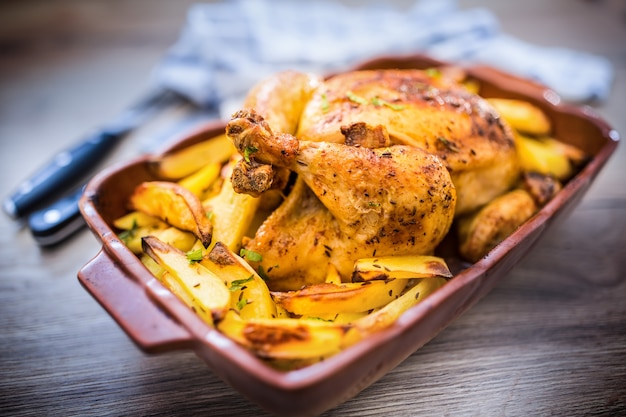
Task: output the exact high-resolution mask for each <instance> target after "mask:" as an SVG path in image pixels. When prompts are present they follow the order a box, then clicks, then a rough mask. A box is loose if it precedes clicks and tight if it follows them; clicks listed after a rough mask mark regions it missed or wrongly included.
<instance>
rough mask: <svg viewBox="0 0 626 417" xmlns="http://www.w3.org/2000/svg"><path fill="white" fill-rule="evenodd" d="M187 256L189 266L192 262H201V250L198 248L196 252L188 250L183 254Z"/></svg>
mask: <svg viewBox="0 0 626 417" xmlns="http://www.w3.org/2000/svg"><path fill="white" fill-rule="evenodd" d="M185 256H187V260H188V261H189V263H190V264H192V263H194V262H200V261H201V260H202V248H198V249H196V250H190V251H189V252H187V253H186V254H185Z"/></svg>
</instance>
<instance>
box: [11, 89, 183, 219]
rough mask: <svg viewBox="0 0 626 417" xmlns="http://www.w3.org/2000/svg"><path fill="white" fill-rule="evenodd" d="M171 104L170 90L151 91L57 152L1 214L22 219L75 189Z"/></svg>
mask: <svg viewBox="0 0 626 417" xmlns="http://www.w3.org/2000/svg"><path fill="white" fill-rule="evenodd" d="M173 100H181V98H180V97H179V96H178V95H177V94H176V93H174V92H173V91H170V90H164V89H156V90H151V91H150V92H149V94H147V95H146V96H145V97H143V98H142V99H141V100H139V101H138V102H137V103H136V104H134V105H132V106H131V107H129V108H127V109H126V110H124V111H123V112H122V113H121V114H119V115H118V116H117V117H116V118H115V119H114V120H112V121H111V122H109V123H107V124H105V125H103V126H102V127H101V128H99V129H97V130H95V131H94V132H93V133H91V134H89V135H87V136H86V137H85V138H84V139H83V140H81V141H79V142H77V143H76V144H74V145H72V146H70V147H68V148H66V149H64V150H62V151H60V152H58V153H57V154H56V155H55V156H54V157H53V158H52V159H50V160H49V161H48V163H47V164H45V165H44V166H42V167H41V168H40V169H39V170H37V171H36V172H35V173H33V174H32V175H31V176H30V177H28V178H27V179H26V180H24V181H23V182H22V183H21V184H20V185H19V186H18V187H17V189H16V190H15V191H14V192H13V194H11V195H10V196H9V197H7V198H6V199H5V200H4V202H3V208H4V211H5V212H6V213H7V214H8V215H9V216H11V217H12V218H16V219H17V218H20V217H23V216H25V215H27V214H28V213H31V212H33V211H34V210H36V209H38V208H41V207H43V206H44V205H45V204H47V203H49V202H50V201H51V199H52V198H53V197H55V196H58V195H60V194H61V193H62V192H64V191H67V189H68V188H70V187H72V186H75V185H76V184H78V183H79V181H80V180H82V179H84V177H85V176H86V175H87V174H88V173H90V172H91V171H92V170H93V169H95V167H96V165H97V163H98V162H100V161H101V160H103V159H104V157H105V156H106V155H108V154H109V153H110V152H111V151H112V150H113V148H114V147H115V146H116V145H117V143H118V142H119V141H120V140H121V139H122V138H123V137H124V136H126V135H127V134H128V133H130V132H131V131H132V130H133V129H135V128H137V127H138V126H140V125H141V124H142V123H143V122H144V121H145V120H146V119H147V118H148V117H150V115H151V114H153V112H155V111H157V110H158V109H159V108H162V107H164V106H166V105H168V104H169V103H171V102H172V101H173Z"/></svg>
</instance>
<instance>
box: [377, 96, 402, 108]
mask: <svg viewBox="0 0 626 417" xmlns="http://www.w3.org/2000/svg"><path fill="white" fill-rule="evenodd" d="M372 104H373V105H374V106H379V107H380V106H385V107H389V108H390V109H392V110H396V111H398V110H403V109H404V105H402V104H394V103H390V102H388V101H387V100H383V99H382V98H380V97H373V98H372Z"/></svg>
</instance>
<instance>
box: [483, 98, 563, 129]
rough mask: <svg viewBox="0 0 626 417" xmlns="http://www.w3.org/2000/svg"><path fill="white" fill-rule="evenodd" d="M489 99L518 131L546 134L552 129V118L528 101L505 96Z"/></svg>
mask: <svg viewBox="0 0 626 417" xmlns="http://www.w3.org/2000/svg"><path fill="white" fill-rule="evenodd" d="M487 101H488V102H489V103H490V104H491V105H492V106H493V107H494V108H495V109H496V111H497V112H498V113H500V115H501V116H502V117H503V118H504V120H505V121H506V122H507V123H508V124H509V125H510V126H511V127H512V128H513V129H515V130H517V131H518V132H523V133H526V134H529V135H531V136H545V135H549V134H550V132H551V130H552V124H551V123H550V119H548V117H547V116H546V114H545V113H544V112H543V110H541V109H540V108H539V107H537V106H535V105H533V104H531V103H529V102H527V101H523V100H514V99H505V98H488V99H487Z"/></svg>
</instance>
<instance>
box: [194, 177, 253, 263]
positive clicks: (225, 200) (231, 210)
mask: <svg viewBox="0 0 626 417" xmlns="http://www.w3.org/2000/svg"><path fill="white" fill-rule="evenodd" d="M260 202H261V199H260V198H257V197H252V196H250V195H248V194H239V193H237V192H235V190H234V189H233V184H232V182H231V180H230V178H225V179H224V183H223V184H222V188H221V190H220V192H219V193H218V194H217V195H215V196H213V197H212V198H209V199H207V200H205V201H204V202H203V205H204V207H205V210H206V212H207V213H209V214H210V216H211V220H212V222H213V224H214V226H213V235H214V239H215V241H216V242H218V241H219V242H222V243H223V244H225V245H226V246H227V247H228V248H229V249H231V250H232V251H235V252H236V251H238V250H239V247H240V246H241V240H242V239H243V237H244V235H245V233H246V232H247V231H248V228H249V227H250V225H251V224H252V222H253V220H254V215H255V213H256V211H257V209H258V208H259V204H260Z"/></svg>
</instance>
